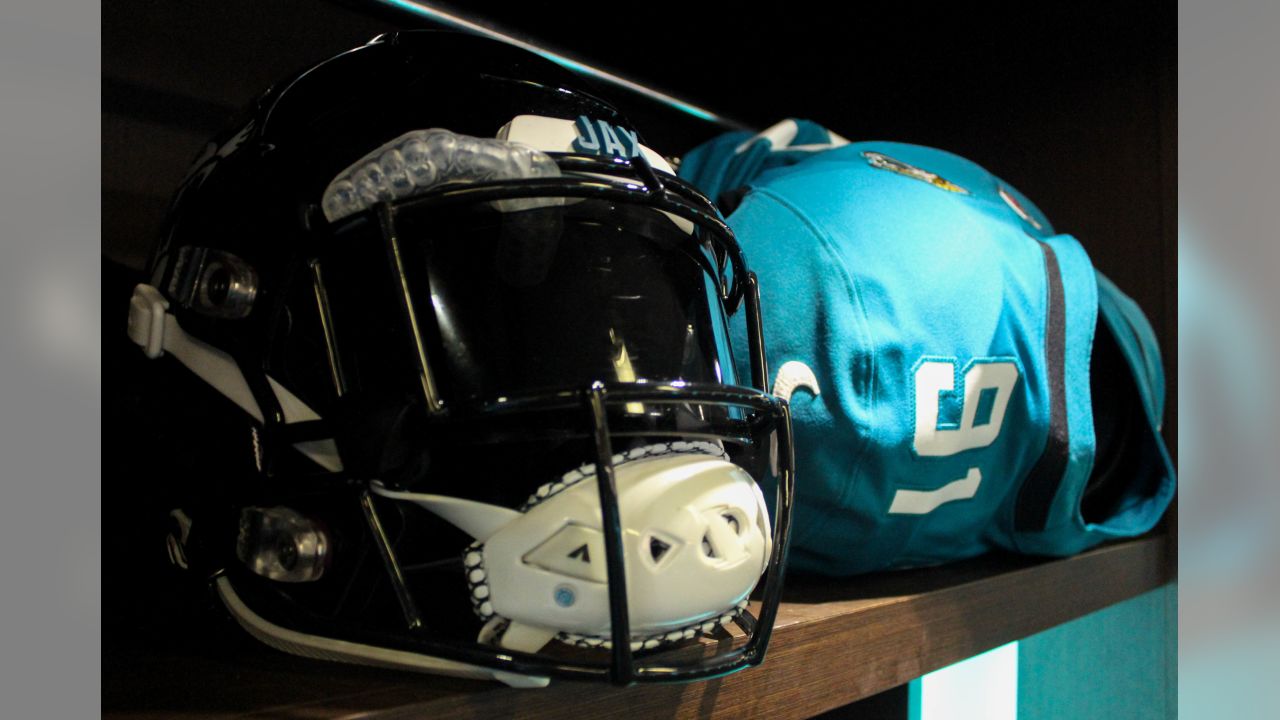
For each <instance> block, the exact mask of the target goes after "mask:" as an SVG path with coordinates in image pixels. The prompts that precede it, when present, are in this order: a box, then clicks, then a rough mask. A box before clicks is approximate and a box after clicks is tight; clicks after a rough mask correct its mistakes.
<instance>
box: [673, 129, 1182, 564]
mask: <svg viewBox="0 0 1280 720" xmlns="http://www.w3.org/2000/svg"><path fill="white" fill-rule="evenodd" d="M788 123H790V125H787V124H785V123H784V124H781V125H779V126H775V128H771V129H770V130H769V131H766V133H764V134H762V135H761V136H754V137H753V136H751V135H749V134H745V133H735V134H731V135H726V136H723V137H720V138H718V139H716V140H713V141H711V142H709V143H707V144H705V145H703V146H700V147H699V148H697V149H695V150H694V151H692V152H691V153H689V155H688V156H686V157H685V158H684V161H683V162H682V164H681V168H680V173H681V175H682V176H684V177H685V178H686V179H688V180H690V181H691V182H693V183H694V184H695V185H698V186H699V187H700V188H702V189H703V191H704V192H706V193H707V194H708V195H709V196H711V197H712V198H713V199H716V198H719V199H721V200H722V202H724V203H726V204H729V205H734V206H736V207H734V208H733V211H732V213H731V214H730V215H729V218H728V221H729V224H730V226H731V227H732V228H733V230H734V232H735V233H736V234H737V238H738V241H739V242H740V243H741V245H742V247H743V250H744V252H745V254H746V257H747V260H748V263H749V266H750V267H751V268H752V269H753V270H754V271H755V272H756V273H757V274H758V276H759V281H760V293H761V297H762V305H763V321H764V337H765V343H766V349H767V353H768V358H769V362H770V365H771V371H772V372H775V373H776V375H777V377H776V379H775V381H774V389H775V392H777V393H778V394H780V395H784V396H788V397H789V401H790V403H791V409H792V416H793V422H794V430H795V450H796V471H797V479H796V482H797V485H796V508H795V518H794V519H795V524H794V531H793V541H792V549H791V557H790V567H791V568H792V569H795V570H800V571H808V572H817V573H823V574H828V575H848V574H853V573H859V572H866V571H870V570H876V569H882V568H892V567H912V566H921V565H930V564H936V563H940V562H946V561H949V560H955V559H960V558H966V557H972V556H974V555H978V554H981V553H983V552H986V551H988V550H991V549H994V548H1002V549H1005V550H1011V551H1015V552H1023V553H1031V554H1041V555H1066V554H1071V553H1075V552H1079V551H1080V550H1083V549H1085V548H1087V547H1090V546H1092V545H1095V544H1097V543H1099V542H1101V541H1103V540H1105V539H1107V538H1114V537H1125V536H1132V535H1137V534H1140V533H1143V532H1145V531H1147V530H1149V529H1150V528H1151V527H1152V526H1153V525H1154V524H1155V523H1156V522H1157V521H1158V520H1159V518H1160V516H1161V515H1162V514H1163V512H1164V510H1165V509H1166V507H1167V506H1168V504H1169V501H1170V499H1171V498H1172V495H1173V492H1174V472H1173V468H1172V464H1171V462H1170V460H1169V455H1168V452H1167V450H1166V448H1165V446H1164V444H1163V441H1162V440H1161V438H1160V435H1159V433H1158V427H1159V423H1160V418H1161V415H1162V413H1163V402H1164V375H1163V369H1162V366H1161V361H1160V355H1159V352H1158V349H1157V345H1156V341H1155V335H1154V333H1153V332H1152V329H1151V326H1150V324H1149V323H1148V321H1147V319H1146V318H1145V317H1144V316H1143V314H1142V312H1141V310H1140V309H1139V308H1138V307H1137V305H1136V304H1135V303H1134V302H1133V301H1132V300H1130V299H1129V298H1128V297H1126V296H1125V295H1124V294H1123V293H1122V292H1121V291H1120V290H1119V289H1117V288H1116V287H1115V286H1114V285H1113V284H1112V283H1111V282H1110V281H1108V280H1107V279H1106V278H1105V277H1103V276H1102V275H1100V274H1099V273H1097V272H1096V271H1095V270H1094V268H1093V266H1092V264H1091V262H1090V260H1089V257H1088V255H1087V254H1086V253H1085V251H1084V249H1083V248H1082V247H1081V245H1080V243H1079V242H1077V241H1076V239H1075V238H1073V237H1071V236H1070V235H1064V234H1058V233H1056V232H1055V231H1054V230H1053V227H1052V226H1051V225H1050V223H1049V221H1048V219H1047V218H1046V217H1045V216H1044V214H1043V213H1042V212H1041V211H1040V210H1039V209H1038V208H1037V207H1036V206H1035V205H1034V204H1033V203H1032V202H1031V201H1029V200H1028V199H1027V198H1025V197H1024V196H1022V195H1021V194H1020V193H1019V192H1018V191H1017V190H1015V189H1014V188H1012V187H1010V186H1009V185H1008V184H1007V183H1005V182H1003V181H1001V180H1000V179H999V178H997V177H995V176H993V175H992V174H991V173H989V172H987V171H986V170H984V169H983V168H981V167H979V166H978V165H976V164H974V163H972V162H969V161H967V160H965V159H963V158H960V157H957V156H955V155H952V154H950V153H947V152H943V151H941V150H935V149H931V148H926V147H919V146H914V145H906V144H901V143H892V142H856V143H849V142H847V141H845V140H844V139H843V138H839V137H838V136H835V135H833V134H831V133H828V132H826V131H825V130H823V129H822V128H820V127H818V126H816V125H813V124H812V123H805V122H803V121H800V122H795V121H788ZM1097 333H1109V334H1110V338H1108V342H1109V343H1110V342H1111V339H1112V338H1113V339H1114V343H1112V344H1113V345H1114V346H1118V347H1119V353H1118V355H1119V356H1121V357H1122V358H1123V361H1122V362H1118V366H1119V367H1120V368H1121V370H1120V371H1119V372H1117V373H1115V374H1116V375H1122V376H1123V377H1112V378H1106V380H1107V382H1108V383H1110V384H1115V383H1123V384H1124V385H1125V387H1127V388H1132V391H1131V395H1126V397H1132V398H1133V401H1132V405H1141V408H1140V410H1137V409H1135V410H1134V415H1135V416H1136V417H1140V418H1141V421H1140V422H1138V423H1136V425H1137V426H1138V427H1137V428H1136V429H1134V430H1132V431H1131V432H1130V433H1129V434H1130V435H1131V436H1132V437H1130V439H1129V441H1128V442H1127V443H1125V445H1124V450H1123V452H1124V454H1125V455H1126V457H1127V461H1126V463H1125V464H1123V465H1122V467H1123V468H1125V470H1124V472H1125V476H1124V478H1123V483H1122V486H1121V487H1120V490H1119V492H1115V491H1114V484H1115V483H1114V482H1113V483H1112V485H1113V490H1112V491H1111V492H1110V493H1109V497H1107V498H1106V499H1105V500H1104V501H1101V504H1099V502H1094V503H1093V504H1092V505H1091V506H1090V507H1089V509H1088V512H1087V513H1086V512H1083V511H1082V499H1083V497H1084V495H1085V491H1086V486H1087V485H1088V482H1089V479H1090V475H1091V473H1092V471H1093V468H1094V462H1095V456H1096V455H1097V453H1098V442H1097V439H1096V438H1095V433H1094V419H1095V418H1094V409H1093V408H1094V406H1093V402H1092V398H1091V390H1090V388H1091V378H1090V371H1091V353H1092V350H1093V347H1094V341H1095V335H1096V334H1097ZM732 342H733V343H734V345H735V346H736V347H738V348H745V347H746V337H745V328H744V327H742V326H741V323H739V325H737V326H735V327H734V328H733V332H732ZM738 355H739V357H741V356H743V355H745V353H742V352H739V353H738ZM739 371H740V374H741V375H742V376H746V375H747V374H748V373H747V369H746V368H740V369H739ZM769 495H770V493H769V492H766V496H769Z"/></svg>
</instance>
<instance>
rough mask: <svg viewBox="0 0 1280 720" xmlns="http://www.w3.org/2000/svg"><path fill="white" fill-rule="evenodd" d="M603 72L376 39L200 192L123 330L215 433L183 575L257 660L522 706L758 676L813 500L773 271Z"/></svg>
mask: <svg viewBox="0 0 1280 720" xmlns="http://www.w3.org/2000/svg"><path fill="white" fill-rule="evenodd" d="M582 84H583V79H582V78H581V77H579V76H577V75H575V74H574V73H572V72H570V71H568V70H566V69H564V68H561V67H560V66H558V65H556V64H554V63H552V62H550V61H548V60H545V59H543V58H541V57H539V56H537V55H535V54H532V53H528V52H526V51H523V50H519V49H516V48H513V47H510V46H507V45H504V44H501V43H497V42H494V41H490V40H485V39H481V38H477V37H473V36H467V35H460V34H453V33H441V32H402V33H396V34H391V35H384V36H380V37H378V38H375V39H374V40H373V41H371V42H370V43H368V44H367V45H364V46H362V47H359V48H356V49H353V50H351V51H349V52H346V53H343V54H341V55H338V56H336V57H334V58H332V59H329V60H326V61H324V62H322V63H320V64H318V65H316V66H314V67H312V68H310V69H308V70H306V71H304V72H302V73H300V74H298V75H296V76H294V77H293V78H291V79H289V80H287V81H285V82H282V83H280V84H279V85H277V86H275V87H274V88H272V89H271V90H269V91H268V92H267V93H266V94H265V95H263V96H262V97H261V98H260V99H259V100H258V101H257V102H256V104H255V105H254V106H253V107H252V108H251V110H250V112H249V113H248V115H247V118H246V119H245V120H244V121H243V122H242V123H241V124H239V125H238V126H237V127H236V128H235V129H234V130H233V131H232V132H230V133H228V134H226V135H225V136H222V137H221V138H219V139H218V140H217V141H215V142H213V143H211V144H210V145H209V146H208V149H207V151H206V152H204V153H203V154H202V155H201V156H200V157H199V158H197V160H196V161H195V163H194V166H193V168H192V170H191V171H190V174H189V175H188V177H187V178H186V180H185V181H184V182H183V183H182V185H181V187H180V188H179V190H178V191H177V194H176V197H175V199H174V202H173V206H172V209H171V212H170V215H169V218H168V220H167V222H166V226H165V228H164V231H163V236H162V239H161V242H160V243H159V245H158V247H157V248H156V250H155V252H154V254H153V256H152V259H151V263H150V267H149V278H150V279H149V282H148V283H146V284H143V285H139V286H138V287H137V288H136V289H135V291H134V295H133V299H132V304H131V308H130V317H129V334H130V337H131V338H132V339H133V340H134V341H135V342H136V343H137V344H138V345H140V346H141V347H142V348H143V349H144V351H145V352H146V354H147V355H148V356H149V357H153V358H159V357H161V356H167V357H171V358H174V359H176V360H177V361H178V363H180V364H181V365H183V366H185V367H186V368H187V369H188V370H190V371H192V372H193V373H194V374H195V377H196V378H198V379H199V381H200V382H199V383H194V382H193V383H192V387H191V389H190V390H191V391H190V392H184V393H182V394H181V396H175V397H172V398H171V400H172V401H173V402H174V403H179V404H181V405H182V407H183V409H184V412H186V413H187V414H188V415H190V413H191V412H193V411H195V412H198V413H199V414H200V415H201V416H202V417H203V418H204V419H205V420H206V421H207V422H202V423H201V426H200V427H199V428H198V432H196V431H195V430H196V429H195V428H193V432H192V433H190V435H191V437H190V438H189V441H190V445H191V448H192V449H191V450H190V451H189V452H186V453H185V454H186V455H187V456H188V457H189V458H190V459H191V462H190V463H189V465H190V467H188V468H186V469H185V470H184V474H185V477H186V479H185V480H184V482H183V483H182V485H183V490H184V491H185V495H186V497H185V498H184V500H183V502H182V503H180V507H178V508H175V510H174V511H173V513H172V519H173V532H172V534H171V535H170V537H169V539H168V540H169V550H170V557H171V559H172V560H173V561H174V562H175V563H176V564H178V565H179V566H181V567H184V568H188V569H190V570H192V571H194V572H197V573H199V575H200V576H201V577H202V578H206V579H208V580H209V581H210V582H211V583H212V587H213V589H214V591H215V593H216V596H217V597H218V598H219V599H220V600H221V602H222V604H223V605H225V607H226V608H227V610H229V611H230V613H231V614H232V615H233V616H234V617H235V619H236V620H237V621H238V622H239V623H240V624H241V625H242V626H243V627H244V628H245V629H246V630H248V631H249V632H250V633H251V634H253V635H254V636H256V637H258V638H259V639H261V640H262V641H264V642H266V643H268V644H270V645H272V646H275V647H277V648H280V649H283V650H287V651H290V652H294V653H298V654H301V655H306V656H310V657H318V658H327V659H339V660H347V661H353V662H359V663H367V664H375V665H388V666H393V667H401V668H411V669H419V670H425V671H430V672H440V673H445V674H453V675H461V676H468V677H483V678H497V679H500V680H503V681H505V682H508V683H510V684H513V685H538V684H544V683H545V682H546V679H547V678H548V677H550V676H564V677H573V678H601V679H609V680H612V681H613V682H616V683H622V684H625V683H631V682H653V681H667V680H693V679H700V678H707V677H713V676H718V675H723V674H726V673H729V672H732V671H735V670H738V669H741V668H744V667H747V666H749V665H754V664H757V663H759V662H760V661H761V660H762V659H763V656H764V652H765V647H766V645H767V644H768V640H769V633H770V629H771V627H772V625H773V621H774V617H775V614H776V612H777V607H778V601H779V595H780V592H781V584H782V564H783V558H784V556H785V552H786V547H787V538H788V525H789V518H790V512H791V500H790V498H791V492H792V485H793V480H792V459H791V439H790V420H789V416H788V414H787V408H786V405H785V403H784V402H783V401H781V400H779V399H777V398H775V397H774V396H772V395H770V394H768V393H767V392H766V391H765V389H764V387H765V385H764V383H765V378H767V377H768V373H767V368H766V363H765V358H764V354H763V353H764V351H763V344H762V343H761V342H759V340H760V312H759V307H758V304H759V300H758V293H757V290H756V287H755V281H754V276H753V275H752V274H751V273H750V272H748V270H747V267H746V265H745V261H744V259H743V257H742V253H741V251H740V250H739V248H738V246H737V244H736V243H735V241H734V239H733V235H732V233H731V232H730V230H729V228H728V227H727V226H726V225H725V224H724V222H723V221H722V219H721V217H720V216H719V214H718V213H717V211H716V210H715V208H714V207H713V206H712V205H711V203H710V202H708V201H707V199H706V198H705V197H703V196H702V195H700V194H699V193H698V192H697V191H695V190H693V189H692V188H690V187H689V186H687V185H686V184H685V183H683V182H681V181H680V180H678V179H677V178H676V177H675V176H674V174H673V173H672V172H671V168H670V166H669V165H668V164H667V161H666V160H665V159H664V158H663V157H662V156H661V155H659V154H658V153H656V152H654V151H652V150H650V149H649V148H647V147H646V146H645V145H644V143H643V140H642V139H641V138H640V136H639V135H638V134H637V133H636V132H635V131H634V130H633V129H632V128H631V126H630V124H629V123H628V122H627V121H626V120H625V119H624V118H623V117H622V116H621V115H620V114H619V113H618V112H617V111H616V110H615V109H614V108H612V107H611V106H610V105H608V104H607V103H605V102H603V101H601V100H599V99H598V98H596V97H594V96H593V95H590V94H588V93H586V92H584V91H582V90H581V89H579V88H580V87H581V86H582ZM740 306H745V314H746V322H747V324H748V327H749V328H751V329H752V330H753V332H752V333H751V335H752V337H753V340H754V342H753V343H752V345H751V347H750V348H748V349H747V350H748V352H749V354H750V364H749V367H750V373H751V379H750V383H749V384H748V383H742V382H739V380H738V378H737V375H736V371H735V366H734V362H733V357H732V353H731V350H730V347H729V343H728V331H727V322H728V314H730V313H733V312H735V311H737V310H738V309H739V307H740ZM160 362H172V360H161V361H160ZM155 367H159V365H157V366H155ZM761 486H763V487H765V488H768V489H770V490H771V491H773V493H774V494H775V495H776V497H775V498H772V499H771V501H770V502H768V503H767V502H766V501H765V498H764V495H763V493H762V491H761ZM762 576H763V577H764V578H765V580H764V583H763V590H762V592H760V593H759V594H758V597H759V599H760V601H761V602H760V604H759V605H758V606H752V605H749V604H748V599H749V597H750V595H751V593H752V591H753V589H755V588H756V586H757V584H758V583H759V582H760V580H761V577H762ZM752 608H755V612H754V613H753V612H752ZM704 635H713V636H716V637H717V638H718V640H719V642H717V643H714V644H706V643H701V644H700V643H696V642H694V640H695V639H696V638H698V637H700V636H704Z"/></svg>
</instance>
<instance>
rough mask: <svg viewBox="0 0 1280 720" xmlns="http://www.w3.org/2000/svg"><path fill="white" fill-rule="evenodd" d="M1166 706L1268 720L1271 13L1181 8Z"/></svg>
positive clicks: (1277, 63)
mask: <svg viewBox="0 0 1280 720" xmlns="http://www.w3.org/2000/svg"><path fill="white" fill-rule="evenodd" d="M1178 10H1179V26H1178V50H1179V53H1178V63H1179V68H1178V126H1179V138H1178V140H1179V143H1178V161H1179V165H1180V166H1181V168H1182V172H1181V173H1180V176H1179V185H1178V205H1179V212H1178V222H1179V246H1178V254H1179V285H1178V300H1179V303H1178V313H1179V316H1178V317H1179V328H1178V335H1179V340H1180V346H1179V362H1178V365H1179V373H1180V375H1181V378H1182V382H1181V385H1180V387H1179V388H1178V397H1179V405H1180V408H1179V410H1178V418H1179V424H1180V427H1179V436H1180V437H1181V438H1182V441H1181V445H1180V448H1179V470H1180V477H1179V491H1178V492H1179V505H1180V512H1179V517H1178V530H1179V533H1178V538H1179V543H1178V545H1179V550H1178V558H1179V563H1178V572H1179V583H1178V585H1179V594H1178V597H1177V605H1176V607H1177V610H1178V613H1179V637H1178V674H1179V675H1178V680H1179V687H1178V691H1179V693H1178V705H1179V712H1180V713H1183V714H1184V716H1185V717H1250V718H1252V717H1273V716H1274V714H1275V708H1276V707H1277V706H1278V705H1280V701H1277V699H1276V696H1275V677H1276V672H1277V670H1280V615H1277V612H1276V607H1277V601H1276V597H1277V594H1280V524H1278V523H1277V522H1276V518H1277V517H1280V481H1278V480H1277V477H1278V474H1277V471H1276V463H1275V435H1276V428H1277V427H1278V426H1280V380H1277V375H1276V371H1275V362H1276V361H1275V358H1276V357H1277V356H1278V355H1280V330H1277V322H1276V313H1275V308H1277V307H1280V297H1278V294H1280V284H1278V283H1277V282H1276V274H1277V271H1278V270H1280V232H1278V231H1277V230H1276V220H1275V209H1274V208H1275V204H1276V201H1275V196H1276V190H1277V183H1276V181H1275V177H1276V174H1277V170H1280V131H1278V130H1277V127H1278V126H1280V78H1278V77H1277V70H1278V69H1280V45H1278V44H1277V43H1276V42H1275V40H1274V37H1275V31H1276V29H1277V28H1280V4H1277V3H1275V2H1267V1H1266V0H1227V1H1225V2H1180V3H1179V5H1178Z"/></svg>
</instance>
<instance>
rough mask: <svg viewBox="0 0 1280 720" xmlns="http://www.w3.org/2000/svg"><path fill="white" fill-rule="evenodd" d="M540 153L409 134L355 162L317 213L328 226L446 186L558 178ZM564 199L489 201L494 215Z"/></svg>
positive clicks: (440, 133) (443, 135)
mask: <svg viewBox="0 0 1280 720" xmlns="http://www.w3.org/2000/svg"><path fill="white" fill-rule="evenodd" d="M559 175H560V168H559V166H558V165H556V163H555V161H554V160H552V159H551V158H550V157H549V156H547V155H546V154H545V153H543V152H541V151H539V150H535V149H534V148H531V147H529V146H527V145H522V144H520V143H515V142H508V141H506V140H496V139H492V138H477V137H471V136H469V135H458V134H456V133H452V132H450V131H448V130H442V129H440V128H431V129H429V130H413V131H410V132H407V133H405V134H404V135H401V136H400V137H398V138H396V139H395V140H392V141H391V142H389V143H387V144H385V145H383V146H382V147H380V148H378V149H377V150H374V151H373V152H371V153H369V154H368V155H365V156H364V157H362V158H360V159H359V160H358V161H356V162H355V163H353V164H352V165H351V166H349V167H348V168H347V169H345V170H343V171H342V172H341V173H339V174H338V176H337V177H336V178H334V179H333V182H331V183H329V187H327V188H325V191H324V196H323V199H322V200H321V207H322V208H323V210H324V216H325V217H326V218H328V219H329V221H330V222H334V221H336V220H340V219H342V218H344V217H347V216H348V215H354V214H356V213H358V212H361V211H363V210H366V209H368V208H370V207H373V206H374V205H376V204H377V203H380V202H391V201H393V200H401V199H404V198H407V197H412V196H414V195H420V194H422V193H424V192H426V191H427V190H430V189H432V188H436V187H439V186H441V185H444V184H446V183H476V182H485V181H489V180H518V179H525V178H547V177H559ZM563 202H564V198H558V197H542V198H508V199H505V200H494V201H493V206H494V208H495V209H497V210H498V211H500V212H519V211H521V210H531V209H534V208H540V207H550V206H554V205H561V204H563Z"/></svg>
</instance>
